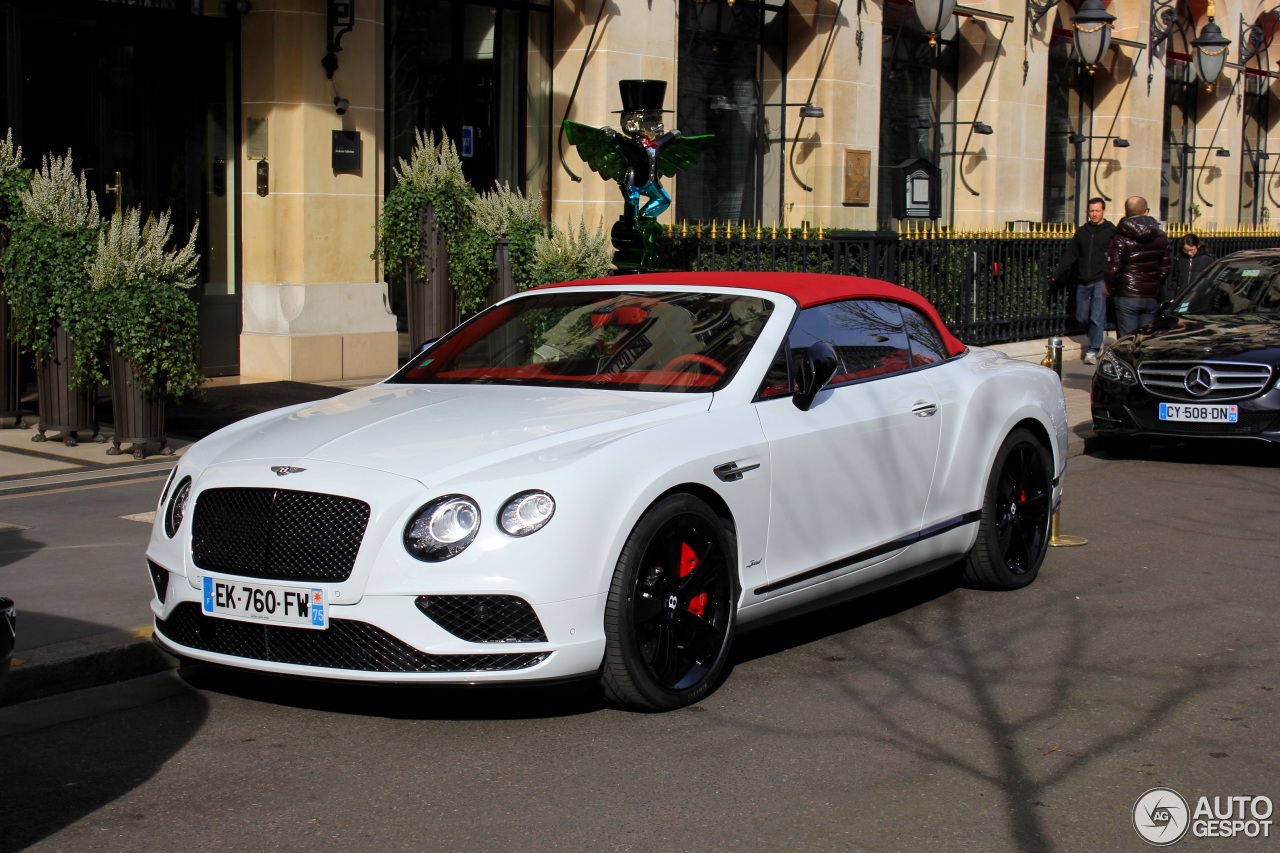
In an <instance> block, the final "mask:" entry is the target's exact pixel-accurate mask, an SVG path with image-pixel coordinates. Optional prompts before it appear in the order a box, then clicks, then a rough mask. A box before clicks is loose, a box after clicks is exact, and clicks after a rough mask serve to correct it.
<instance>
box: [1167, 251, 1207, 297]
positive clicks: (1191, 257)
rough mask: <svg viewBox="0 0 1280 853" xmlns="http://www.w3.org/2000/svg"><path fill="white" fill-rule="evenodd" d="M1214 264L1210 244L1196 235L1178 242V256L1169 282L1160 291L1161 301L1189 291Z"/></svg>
mask: <svg viewBox="0 0 1280 853" xmlns="http://www.w3.org/2000/svg"><path fill="white" fill-rule="evenodd" d="M1211 263H1213V254H1212V253H1211V252H1210V251H1209V244H1208V243H1205V242H1203V241H1201V239H1200V238H1199V237H1197V236H1196V235H1195V234H1187V235H1186V236H1184V237H1183V238H1182V239H1181V240H1179V241H1178V254H1177V257H1175V258H1174V259H1173V269H1171V270H1170V271H1169V280H1168V281H1166V282H1165V284H1164V288H1163V289H1161V291H1160V301H1161V302H1168V301H1169V300H1171V299H1173V298H1174V297H1175V296H1177V295H1178V294H1179V293H1181V292H1182V291H1184V290H1186V289H1187V285H1189V284H1191V282H1193V281H1195V280H1196V279H1197V278H1199V277H1200V273H1202V272H1204V271H1205V268H1206V267H1208V266H1209V264H1211Z"/></svg>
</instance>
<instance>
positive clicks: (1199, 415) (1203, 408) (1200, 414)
mask: <svg viewBox="0 0 1280 853" xmlns="http://www.w3.org/2000/svg"><path fill="white" fill-rule="evenodd" d="M1160 420H1162V421H1197V422H1200V423H1211V424H1233V423H1235V422H1237V421H1238V420H1240V407H1239V406H1208V405H1201V404H1196V403H1191V404H1188V403H1161V404H1160Z"/></svg>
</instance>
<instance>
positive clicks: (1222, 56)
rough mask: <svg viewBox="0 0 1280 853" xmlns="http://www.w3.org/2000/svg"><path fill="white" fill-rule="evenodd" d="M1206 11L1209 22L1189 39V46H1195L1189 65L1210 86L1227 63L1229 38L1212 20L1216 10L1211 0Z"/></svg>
mask: <svg viewBox="0 0 1280 853" xmlns="http://www.w3.org/2000/svg"><path fill="white" fill-rule="evenodd" d="M1206 11H1207V12H1208V16H1209V23H1207V24H1205V25H1204V26H1203V27H1201V28H1200V35H1198V36H1196V37H1195V38H1194V39H1192V40H1191V46H1192V47H1193V48H1195V56H1193V57H1192V58H1191V67H1192V68H1194V69H1195V72H1196V76H1197V77H1199V78H1200V79H1201V80H1203V81H1204V84H1205V86H1206V87H1207V88H1212V87H1213V84H1214V82H1215V81H1216V80H1217V79H1218V76H1219V75H1220V74H1222V69H1223V67H1224V66H1225V65H1226V64H1227V48H1228V47H1230V46H1231V39H1229V38H1227V37H1226V36H1224V35H1223V34H1222V30H1221V29H1220V28H1219V27H1218V25H1217V24H1215V23H1214V22H1213V18H1214V12H1215V11H1216V10H1215V9H1214V7H1213V0H1209V8H1208V9H1207V10H1206ZM1241 20H1243V18H1242V19H1241Z"/></svg>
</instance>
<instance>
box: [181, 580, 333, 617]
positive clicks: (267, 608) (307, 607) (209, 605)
mask: <svg viewBox="0 0 1280 853" xmlns="http://www.w3.org/2000/svg"><path fill="white" fill-rule="evenodd" d="M201 609H203V610H204V613H205V615H206V616H219V617H221V618H223V619H239V620H241V621H244V622H264V623H266V624H269V625H289V626H292V627H295V628H328V627H329V608H328V606H327V602H326V601H325V593H324V590H323V589H311V588H309V587H297V586H274V585H272V584H265V583H249V582H246V581H233V580H229V579H226V578H211V577H207V576H206V577H205V579H204V601H203V603H202V605H201Z"/></svg>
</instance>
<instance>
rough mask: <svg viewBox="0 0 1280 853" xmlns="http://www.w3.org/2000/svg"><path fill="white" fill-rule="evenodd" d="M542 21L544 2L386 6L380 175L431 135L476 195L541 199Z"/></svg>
mask: <svg viewBox="0 0 1280 853" xmlns="http://www.w3.org/2000/svg"><path fill="white" fill-rule="evenodd" d="M550 18H551V14H550V8H549V7H548V6H547V4H546V3H545V2H528V3H520V2H506V3H503V4H502V5H500V6H499V5H495V4H493V3H477V2H452V0H388V3H387V15H386V38H387V48H386V52H387V78H388V79H387V86H388V97H387V123H388V128H387V138H388V145H387V156H388V163H387V165H388V172H389V171H390V166H392V165H394V164H395V163H396V162H397V159H398V158H401V157H403V158H405V159H407V158H408V157H409V154H410V152H411V151H412V150H413V144H414V134H415V131H418V130H421V131H423V132H426V131H431V132H432V133H434V134H435V135H436V136H437V137H439V136H440V135H441V134H444V135H446V136H448V137H449V139H451V140H453V143H454V144H455V145H456V146H457V147H458V151H459V153H460V154H461V155H462V168H463V173H464V174H465V175H466V176H467V179H468V180H469V181H470V182H471V183H472V185H473V186H475V187H476V188H477V189H479V190H486V189H489V188H491V187H492V186H493V185H494V182H495V181H496V182H498V183H504V184H507V185H509V186H510V187H512V188H513V189H514V188H519V189H521V190H523V191H524V192H525V193H526V194H539V195H541V196H542V197H543V198H547V197H548V196H549V192H550V186H551V158H550V150H551V148H550V145H551V85H550V84H551V72H550V68H551V38H550V36H551V20H550Z"/></svg>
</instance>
